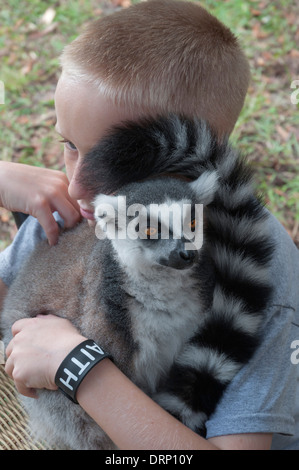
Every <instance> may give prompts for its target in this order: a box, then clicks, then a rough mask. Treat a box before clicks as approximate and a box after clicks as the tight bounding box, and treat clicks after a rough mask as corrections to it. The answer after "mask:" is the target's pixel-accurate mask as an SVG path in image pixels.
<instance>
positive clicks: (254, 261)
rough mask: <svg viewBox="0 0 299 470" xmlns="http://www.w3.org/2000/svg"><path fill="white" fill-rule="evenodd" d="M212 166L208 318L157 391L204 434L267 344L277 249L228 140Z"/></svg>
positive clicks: (204, 277)
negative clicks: (264, 335) (263, 338)
mask: <svg viewBox="0 0 299 470" xmlns="http://www.w3.org/2000/svg"><path fill="white" fill-rule="evenodd" d="M201 165H202V164H201ZM211 165H212V166H213V167H214V169H213V170H212V168H211ZM207 168H208V171H209V173H210V172H211V171H215V172H217V175H218V189H217V191H216V193H215V197H214V200H213V201H212V202H211V203H210V204H209V205H208V206H207V207H206V208H205V212H204V213H205V217H206V227H205V231H204V245H203V247H202V249H201V257H200V260H199V265H198V276H199V278H200V279H201V281H202V286H203V287H202V293H201V294H202V298H203V301H204V303H205V306H206V310H205V311H206V313H205V321H204V323H203V325H202V326H201V327H200V329H199V330H198V331H197V333H196V334H195V335H194V336H193V338H191V340H190V341H189V343H188V344H187V345H186V347H185V348H184V350H183V351H181V354H180V355H179V357H178V358H177V359H176V361H175V363H174V364H173V367H172V369H171V372H170V374H169V376H168V377H167V380H166V381H165V382H164V384H163V385H162V384H161V389H160V391H159V393H158V394H157V396H156V399H157V401H158V402H159V403H160V404H161V405H162V406H163V407H164V408H165V409H167V410H168V411H169V412H171V413H172V414H173V415H175V416H176V417H177V418H179V419H180V420H181V421H183V422H184V423H185V424H186V425H187V426H188V427H190V428H192V429H193V430H195V431H196V432H198V433H200V434H201V435H205V426H204V423H205V421H206V420H207V418H208V417H209V416H210V415H211V414H212V413H213V411H214V410H215V408H216V405H217V403H218V402H219V400H220V398H221V396H222V394H223V392H224V390H225V388H226V387H227V385H228V384H229V383H230V381H231V380H232V379H233V377H234V376H235V374H236V373H237V372H238V371H239V370H240V369H241V367H242V366H243V365H244V364H246V363H247V362H248V361H249V359H250V358H251V357H252V355H253V353H254V351H255V350H256V348H257V346H258V344H259V340H260V330H261V323H262V321H263V318H264V315H265V311H266V308H267V305H268V304H269V301H270V298H271V292H272V287H271V280H270V278H269V264H270V260H271V256H272V253H273V249H274V248H273V245H272V243H271V234H269V232H268V224H267V218H268V213H267V211H266V210H265V208H264V207H263V205H262V204H261V203H260V202H259V200H258V198H257V197H255V194H254V190H253V187H252V173H251V171H250V169H249V167H248V166H247V165H246V162H245V160H244V158H242V157H241V156H240V155H239V154H238V153H237V152H236V151H235V150H233V149H232V148H230V147H229V146H228V145H226V146H222V147H221V148H220V147H218V148H216V149H215V148H214V153H213V159H212V160H209V161H208V162H207ZM201 171H202V172H204V170H203V168H202V166H201ZM182 314H183V312H182Z"/></svg>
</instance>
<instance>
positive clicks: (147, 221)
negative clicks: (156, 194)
mask: <svg viewBox="0 0 299 470" xmlns="http://www.w3.org/2000/svg"><path fill="white" fill-rule="evenodd" d="M200 212H201V211H200V210H199V208H198V210H197V214H196V213H195V205H194V204H193V203H192V202H191V201H190V200H181V201H171V200H168V201H166V202H165V203H164V204H159V205H158V204H150V205H148V206H144V205H143V204H137V203H135V204H133V205H130V206H127V204H126V197H125V196H118V197H113V196H104V195H103V196H100V197H98V198H97V205H96V210H95V218H96V220H97V228H96V235H97V236H98V238H106V237H107V238H109V239H110V240H111V241H112V243H113V246H114V248H115V250H116V251H117V253H118V256H119V259H120V260H122V261H123V263H124V264H125V265H127V266H129V265H132V266H134V267H136V268H138V267H146V266H152V265H160V266H167V267H170V268H174V269H187V268H190V267H191V266H192V265H193V263H194V261H195V260H196V258H197V252H198V249H199V248H200V247H199V246H196V244H195V243H194V240H195V238H196V237H195V233H196V229H197V226H196V223H197V224H198V228H200V224H202V221H201V220H200V219H201V218H202V217H201V213H200ZM196 219H197V220H196ZM197 232H199V230H197ZM200 232H202V231H200ZM195 241H196V240H195Z"/></svg>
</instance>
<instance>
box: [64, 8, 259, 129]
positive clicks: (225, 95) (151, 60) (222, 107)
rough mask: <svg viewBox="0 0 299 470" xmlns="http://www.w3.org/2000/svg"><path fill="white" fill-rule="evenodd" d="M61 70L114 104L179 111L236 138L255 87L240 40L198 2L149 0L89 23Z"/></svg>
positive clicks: (70, 48) (154, 111) (150, 112)
mask: <svg viewBox="0 0 299 470" xmlns="http://www.w3.org/2000/svg"><path fill="white" fill-rule="evenodd" d="M61 65H62V68H63V71H64V72H66V73H67V74H68V75H71V76H73V77H75V78H77V79H84V80H87V81H88V82H92V83H95V84H96V85H97V87H98V88H99V90H100V91H101V92H102V93H103V94H104V95H105V96H106V97H108V98H110V99H111V100H112V101H113V103H115V104H121V105H124V106H126V107H128V108H132V109H136V108H137V109H140V110H142V111H143V112H144V113H146V114H148V115H158V114H167V113H178V114H181V115H184V116H187V117H198V118H202V119H205V120H206V121H207V122H209V124H210V125H211V126H212V128H213V129H214V130H215V131H216V132H217V133H218V134H222V135H223V134H226V133H230V132H231V131H232V129H233V127H234V125H235V123H236V120H237V118H238V116H239V113H240V111H241V109H242V107H243V104H244V99H245V96H246V93H247V89H248V84H249V77H250V73H249V66H248V62H247V60H246V58H245V56H244V54H243V52H242V50H241V49H240V47H239V44H238V41H237V39H236V37H235V36H234V35H233V34H232V32H231V31H230V30H229V29H228V28H227V27H225V26H224V25H223V24H222V23H221V22H220V21H218V20H217V19H216V18H215V17H214V16H212V15H211V14H210V13H208V12H207V11H206V10H205V9H203V8H202V7H201V6H199V5H198V4H194V3H191V2H186V1H176V0H150V1H148V2H142V3H139V4H137V5H134V6H132V7H130V8H128V9H124V10H121V11H119V12H117V13H114V14H112V15H109V16H106V17H104V18H101V19H99V20H96V21H94V22H93V23H91V24H89V25H88V26H87V28H86V30H85V31H84V32H83V33H82V34H81V35H80V36H79V37H78V38H77V39H75V40H74V41H73V42H72V43H71V44H70V45H68V46H67V47H66V48H65V50H64V51H63V54H62V56H61Z"/></svg>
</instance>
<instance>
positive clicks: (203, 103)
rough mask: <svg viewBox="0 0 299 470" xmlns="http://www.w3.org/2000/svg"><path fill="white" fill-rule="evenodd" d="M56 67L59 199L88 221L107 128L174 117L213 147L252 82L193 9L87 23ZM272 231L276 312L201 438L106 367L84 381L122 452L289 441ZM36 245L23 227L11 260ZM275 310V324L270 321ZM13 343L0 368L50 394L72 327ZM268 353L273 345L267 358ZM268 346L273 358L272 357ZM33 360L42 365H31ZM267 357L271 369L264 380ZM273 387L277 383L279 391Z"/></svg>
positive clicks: (287, 308) (214, 24) (19, 330)
mask: <svg viewBox="0 0 299 470" xmlns="http://www.w3.org/2000/svg"><path fill="white" fill-rule="evenodd" d="M62 67H63V73H62V76H61V78H60V80H59V83H58V86H57V90H56V96H55V102H56V111H57V131H58V132H59V133H60V134H61V135H62V137H63V138H64V141H65V154H64V156H65V164H66V170H67V176H68V180H69V187H68V193H69V196H70V197H71V198H72V199H74V200H78V202H79V207H80V213H81V215H82V216H83V217H85V218H87V219H90V220H92V218H93V215H92V206H91V201H90V200H89V196H88V192H87V191H86V188H84V187H82V186H81V185H80V184H79V183H78V175H79V174H80V167H81V164H82V161H83V159H84V155H85V154H86V152H87V151H88V150H89V149H90V148H92V147H93V145H95V144H96V143H97V142H98V140H99V139H100V138H101V137H102V136H103V135H104V134H105V132H106V131H107V130H108V129H109V127H111V126H112V125H114V124H119V123H121V122H122V121H124V120H127V119H132V120H138V119H139V118H140V117H144V116H153V117H154V116H156V115H159V114H166V113H169V112H173V113H179V114H185V115H186V116H190V117H200V118H203V119H205V120H207V121H208V122H209V124H210V125H211V127H212V128H213V129H214V131H215V132H216V133H217V135H218V138H219V139H222V138H224V137H225V136H226V135H227V134H230V132H231V131H232V129H233V127H234V124H235V122H236V119H237V117H238V115H239V112H240V110H241V108H242V106H243V102H244V98H245V94H246V91H247V87H248V80H249V71H248V65H247V62H246V60H245V58H244V56H243V54H242V52H241V51H240V49H239V46H238V44H237V42H236V40H235V38H234V36H233V35H232V34H231V33H230V32H229V30H227V28H225V27H224V26H223V25H221V23H219V22H218V21H217V20H216V19H215V18H213V17H212V16H211V15H209V14H208V13H206V12H205V11H204V10H203V9H202V8H200V7H199V6H198V5H195V4H192V3H185V2H173V1H170V0H167V1H151V2H147V3H141V4H139V5H137V6H135V7H132V8H130V9H128V10H124V11H121V12H120V13H117V14H115V15H111V16H109V17H106V18H104V19H103V20H100V21H99V22H96V23H94V24H93V25H91V26H90V27H88V28H87V30H86V32H85V33H84V34H83V35H82V36H80V37H79V38H78V39H77V40H75V41H74V42H73V43H72V44H71V45H70V46H68V47H67V48H66V50H65V51H64V53H63V55H62ZM0 191H1V189H0ZM271 223H272V224H273V232H275V239H277V241H278V240H280V243H281V244H280V246H279V247H278V249H277V254H276V259H275V260H274V263H273V276H274V275H275V272H276V271H277V270H278V266H279V268H280V270H281V277H279V278H277V292H276V298H275V299H276V301H275V304H276V305H275V306H274V305H273V308H272V309H271V311H270V312H269V318H268V321H267V328H268V329H267V331H265V337H264V344H263V348H260V350H259V351H257V354H256V355H255V358H254V360H253V361H252V362H251V364H250V365H248V367H247V366H246V367H245V368H244V369H243V370H242V371H241V373H240V374H238V375H237V376H236V378H235V380H234V381H233V382H232V384H231V386H230V387H229V388H228V390H227V393H226V394H225V397H224V398H223V400H222V401H221V402H220V403H219V406H218V408H217V410H216V412H215V414H214V415H213V416H212V417H211V419H210V420H209V423H207V429H208V434H207V439H203V438H201V437H199V436H197V435H196V434H194V433H193V432H192V431H190V430H189V429H187V428H186V427H185V426H183V425H182V424H181V423H179V422H178V421H176V420H175V419H174V418H172V417H171V416H170V415H168V414H167V413H166V412H164V410H162V409H161V408H160V407H158V406H157V405H156V404H154V403H153V402H152V401H151V400H150V399H149V398H148V397H146V396H145V395H144V394H143V393H142V392H141V391H140V390H139V389H137V387H135V386H134V385H133V384H132V383H130V382H129V381H128V380H127V379H126V377H124V376H123V375H122V374H121V372H120V371H119V370H118V369H117V368H116V367H115V366H114V365H113V364H112V363H111V362H110V361H109V360H108V359H105V360H104V361H102V363H100V364H99V365H98V366H96V367H95V370H94V371H92V372H90V373H89V374H88V376H87V377H86V379H85V380H84V381H83V383H82V385H81V386H80V388H79V391H78V400H79V403H80V405H81V406H82V407H83V408H84V409H85V410H86V411H87V413H89V414H90V415H91V416H92V417H93V418H94V419H95V421H97V422H98V423H99V424H100V426H101V427H102V428H103V429H104V430H105V431H106V432H107V434H109V435H110V437H111V438H112V440H113V441H114V442H115V443H116V445H117V446H118V447H119V448H120V449H128V448H135V449H138V448H145V449H150V448H156V449H158V448H159V449H167V448H168V449H179V448H180V449H183V448H184V449H187V448H189V449H268V448H270V446H271V440H272V434H273V433H284V434H293V433H295V431H294V414H295V410H294V406H293V400H294V395H295V380H294V379H293V377H292V374H295V373H297V371H298V368H295V367H294V366H293V367H292V364H291V363H290V345H291V342H292V339H295V336H294V334H296V333H293V327H292V324H293V323H296V321H297V324H298V320H297V319H296V317H295V314H296V315H298V308H299V299H298V295H297V293H296V290H295V288H294V287H293V286H294V280H295V279H298V278H299V272H298V271H299V270H298V265H299V263H298V254H297V252H296V250H295V247H294V246H293V245H292V242H291V240H290V239H288V237H287V235H286V234H285V232H284V231H283V230H282V228H281V227H280V226H279V224H278V223H277V222H276V221H275V220H274V219H273V220H272V221H271ZM39 236H40V235H39V228H38V226H37V224H36V223H35V222H34V221H32V220H29V221H27V222H26V223H25V226H24V227H22V228H21V230H20V232H19V234H18V236H17V239H16V242H15V243H14V244H13V245H15V246H17V247H19V248H18V253H19V254H21V256H20V257H19V260H20V261H19V262H21V261H22V260H23V259H24V256H26V254H27V251H28V250H27V240H28V237H33V239H34V243H36V242H37V240H38V238H39ZM34 243H33V244H34ZM24 246H25V248H24ZM296 257H297V265H296V262H295V261H296ZM12 259H15V249H14V248H13V247H12V248H11V249H9V250H7V251H6V252H5V253H4V254H3V255H2V257H1V259H0V262H1V264H0V277H1V278H2V280H3V281H4V283H5V284H6V285H9V284H10V282H11V280H12V279H13V278H14V276H15V273H16V272H17V269H18V264H17V263H15V264H12V262H11V260H12ZM287 263H289V264H287ZM292 270H293V271H292ZM283 279H287V280H288V282H289V285H290V286H291V287H290V289H291V290H290V292H289V291H288V288H287V287H286V285H285V284H284V282H285V281H284V280H283ZM279 310H281V311H282V312H283V314H284V315H279V316H278V311H279ZM13 333H14V339H13V341H12V342H11V343H10V345H9V347H8V348H7V356H8V361H7V364H6V370H7V372H8V373H9V375H12V376H13V378H14V380H15V382H16V386H17V388H18V389H19V391H20V392H21V393H24V394H25V395H28V396H32V397H34V396H35V393H34V390H32V388H39V387H46V388H50V389H53V388H55V384H54V382H53V377H54V375H55V372H56V370H57V368H58V366H59V364H60V362H61V361H62V360H63V359H64V357H65V356H66V355H67V354H68V352H69V351H70V350H71V349H72V348H73V347H74V346H76V345H77V344H79V343H80V342H81V341H82V336H81V335H80V334H79V333H78V332H77V331H76V330H75V329H74V328H73V327H72V325H70V324H69V323H68V322H66V321H65V320H63V319H60V318H56V317H53V316H51V315H49V316H47V317H46V318H37V319H34V320H33V321H32V320H21V321H20V322H17V323H16V324H15V326H14V329H13ZM54 338H55V347H53V339H54ZM266 345H269V346H268V347H269V348H270V347H272V349H271V350H269V351H268V352H267V350H266ZM273 345H275V347H276V350H277V349H278V348H280V349H279V350H277V351H276V354H275V350H274V351H273ZM37 350H39V357H40V361H39V364H37V365H34V366H33V362H34V361H33V359H32V358H33V357H34V355H35V354H36V351H37ZM267 354H269V356H271V358H272V360H273V361H274V363H273V362H271V365H270V370H269V371H268V369H267V367H268V365H269V362H268V361H270V358H268V356H267ZM266 356H267V357H266ZM277 357H278V359H279V360H277ZM47 358H48V359H47ZM271 369H274V370H271ZM278 380H280V381H281V383H282V384H283V385H281V388H280V389H279V391H277V390H278V387H277V381H278ZM261 384H263V386H261ZM258 386H259V387H260V388H259V390H257V387H258ZM245 400H246V407H245V405H244V402H245ZM116 422H117V426H115V423H116ZM297 436H298V435H297ZM275 440H276V438H275ZM275 440H274V441H275ZM289 445H293V444H289ZM294 445H295V444H294ZM277 446H278V448H282V444H281V443H279V444H276V443H275V442H274V445H273V448H277Z"/></svg>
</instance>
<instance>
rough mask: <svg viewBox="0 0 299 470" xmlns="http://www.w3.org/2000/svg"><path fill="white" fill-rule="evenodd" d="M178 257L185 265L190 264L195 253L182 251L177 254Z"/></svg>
mask: <svg viewBox="0 0 299 470" xmlns="http://www.w3.org/2000/svg"><path fill="white" fill-rule="evenodd" d="M179 255H180V257H181V258H182V259H183V260H184V261H186V262H187V263H191V262H193V261H194V259H195V255H196V254H195V252H194V251H192V250H182V251H180V252H179Z"/></svg>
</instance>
